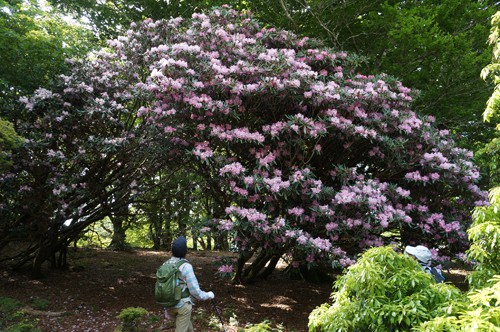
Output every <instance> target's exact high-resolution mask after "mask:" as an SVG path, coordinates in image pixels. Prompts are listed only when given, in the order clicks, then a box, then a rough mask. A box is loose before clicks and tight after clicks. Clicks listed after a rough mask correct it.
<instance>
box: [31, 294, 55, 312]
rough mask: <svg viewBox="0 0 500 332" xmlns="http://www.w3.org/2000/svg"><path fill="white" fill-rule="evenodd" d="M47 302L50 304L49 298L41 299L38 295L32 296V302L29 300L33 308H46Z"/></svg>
mask: <svg viewBox="0 0 500 332" xmlns="http://www.w3.org/2000/svg"><path fill="white" fill-rule="evenodd" d="M49 304H50V301H49V300H45V299H41V298H39V297H35V298H33V300H32V302H31V306H32V307H33V308H34V309H38V310H43V309H47V307H48V306H49Z"/></svg>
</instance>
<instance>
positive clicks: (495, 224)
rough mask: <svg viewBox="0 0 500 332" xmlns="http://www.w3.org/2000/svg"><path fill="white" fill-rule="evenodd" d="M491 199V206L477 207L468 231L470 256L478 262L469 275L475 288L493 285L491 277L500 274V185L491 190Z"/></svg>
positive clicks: (470, 281)
mask: <svg viewBox="0 0 500 332" xmlns="http://www.w3.org/2000/svg"><path fill="white" fill-rule="evenodd" d="M490 201H491V205H490V206H485V207H478V208H476V209H475V211H474V213H473V218H474V221H473V223H472V226H471V227H470V228H469V229H468V231H467V232H468V234H469V240H470V241H471V246H470V249H469V251H468V257H469V259H470V260H472V261H474V262H476V263H477V265H476V266H475V270H474V272H472V273H471V274H470V275H469V277H468V280H469V283H470V285H471V287H472V288H474V289H478V288H482V287H485V286H491V284H492V281H490V279H491V278H492V277H493V276H494V275H496V274H500V242H499V241H500V187H496V188H494V189H493V190H491V192H490Z"/></svg>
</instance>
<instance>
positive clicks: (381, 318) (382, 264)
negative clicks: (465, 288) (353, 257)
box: [309, 246, 465, 331]
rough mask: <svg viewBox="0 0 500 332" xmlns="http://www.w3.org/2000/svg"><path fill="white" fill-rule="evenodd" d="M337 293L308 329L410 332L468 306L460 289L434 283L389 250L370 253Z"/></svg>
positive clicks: (313, 315) (353, 268)
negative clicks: (435, 318) (426, 322)
mask: <svg viewBox="0 0 500 332" xmlns="http://www.w3.org/2000/svg"><path fill="white" fill-rule="evenodd" d="M334 290H335V291H334V292H333V293H332V299H333V303H332V304H328V303H326V304H323V305H321V306H320V307H318V308H316V309H315V310H313V312H312V313H311V314H310V316H309V331H409V330H410V329H411V328H413V327H416V326H418V325H419V324H421V323H422V322H425V321H427V320H429V319H431V318H433V317H437V316H440V315H443V314H444V313H447V312H456V311H457V310H459V309H460V308H462V307H463V305H464V303H465V302H464V297H463V295H462V293H461V292H460V290H459V289H457V288H456V287H454V286H452V285H450V284H446V283H442V284H436V283H435V282H434V280H433V279H432V277H431V276H430V275H429V274H427V273H426V272H425V271H423V269H422V267H421V266H420V265H419V264H418V263H417V262H416V260H414V259H413V258H410V257H409V256H406V255H402V254H398V253H396V252H395V251H394V250H393V248H391V247H389V246H387V247H378V248H372V249H369V250H367V251H366V252H365V253H364V254H363V255H362V256H361V257H360V259H359V260H358V262H357V263H356V264H355V265H352V266H351V267H349V269H348V270H347V273H345V274H343V275H342V276H341V277H340V278H339V279H338V280H337V281H336V282H335V285H334Z"/></svg>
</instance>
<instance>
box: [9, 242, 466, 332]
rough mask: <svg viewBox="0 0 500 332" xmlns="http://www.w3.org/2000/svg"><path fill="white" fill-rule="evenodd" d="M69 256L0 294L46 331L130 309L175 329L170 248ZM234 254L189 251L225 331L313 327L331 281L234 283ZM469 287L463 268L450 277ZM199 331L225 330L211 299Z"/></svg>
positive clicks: (95, 322) (79, 327)
mask: <svg viewBox="0 0 500 332" xmlns="http://www.w3.org/2000/svg"><path fill="white" fill-rule="evenodd" d="M68 255H69V259H68V261H69V263H70V269H69V270H67V271H60V270H49V269H47V270H46V271H45V272H46V278H44V279H41V280H31V279H30V278H29V277H28V276H27V275H25V274H23V273H19V272H13V271H9V270H5V269H3V270H2V269H0V275H1V278H0V297H12V298H15V299H17V300H19V301H21V302H22V303H24V304H26V305H27V308H28V309H27V311H28V312H29V313H30V314H31V315H33V316H34V317H36V319H38V320H39V325H38V326H39V328H40V329H41V330H42V331H47V332H48V331H50V332H56V331H78V332H83V331H99V332H101V331H102V332H107V331H110V332H111V331H115V330H116V328H117V327H119V326H120V320H119V319H118V318H117V317H116V316H117V315H118V314H119V313H120V311H121V310H122V309H124V308H128V307H142V308H145V309H146V310H147V311H148V312H149V314H148V316H147V317H146V319H145V323H144V325H143V329H144V330H145V331H173V330H174V329H173V324H172V321H171V320H165V319H164V317H163V310H162V309H161V307H160V306H158V305H157V304H156V303H155V301H154V299H153V289H154V283H155V278H154V273H155V272H156V268H157V267H158V266H159V265H160V264H161V263H162V262H163V261H164V260H165V259H166V258H168V256H169V254H167V253H165V252H159V251H149V250H138V251H133V252H115V251H108V250H89V249H78V251H77V252H71V253H69V254H68ZM228 255H229V254H228V253H220V252H206V251H199V252H190V253H188V257H187V258H188V259H189V260H190V262H191V263H192V264H193V267H194V269H195V273H196V275H197V277H198V280H199V282H200V286H201V288H202V289H203V290H205V291H208V290H212V291H213V292H214V293H215V295H216V300H217V303H218V306H219V308H220V309H221V311H222V315H223V319H224V323H225V329H226V331H237V327H244V326H246V325H247V324H258V323H261V322H264V321H267V322H270V324H271V326H272V327H273V328H275V330H276V331H287V332H291V331H296V332H298V331H307V322H308V315H309V313H310V312H311V311H312V310H313V309H314V308H315V307H316V306H318V305H320V304H322V303H325V302H328V300H329V296H330V293H331V289H332V285H331V284H330V283H323V284H311V283H306V282H304V281H298V280H289V279H287V278H285V277H284V276H283V274H282V273H281V272H280V271H276V272H275V273H274V274H273V275H271V277H270V278H269V279H268V280H264V281H259V282H257V283H255V284H252V285H233V284H231V283H230V282H229V281H228V280H226V279H221V277H219V276H218V275H217V273H216V271H217V265H216V264H215V263H216V262H217V261H218V260H219V259H220V258H221V257H222V256H228ZM446 276H447V277H448V279H449V280H450V281H452V282H453V283H455V284H456V285H458V286H459V287H461V288H463V287H464V285H465V283H464V278H465V274H464V273H453V274H451V275H450V274H447V275H446ZM36 299H39V300H42V301H46V302H47V301H48V305H47V307H46V308H43V310H36V308H32V307H31V308H30V307H29V305H30V303H34V301H35V300H36ZM193 321H194V322H193V324H194V327H195V330H196V331H221V330H220V329H219V327H218V326H219V325H218V322H219V320H218V318H217V316H216V315H215V312H214V310H213V307H212V305H211V304H210V302H197V303H196V306H195V308H194V310H193Z"/></svg>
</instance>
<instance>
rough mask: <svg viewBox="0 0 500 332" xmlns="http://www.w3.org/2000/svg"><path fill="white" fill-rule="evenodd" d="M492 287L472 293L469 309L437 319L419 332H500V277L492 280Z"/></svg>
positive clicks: (421, 327)
mask: <svg viewBox="0 0 500 332" xmlns="http://www.w3.org/2000/svg"><path fill="white" fill-rule="evenodd" d="M490 284H491V286H490V287H486V288H483V289H481V290H478V291H471V292H469V295H468V300H469V304H468V308H467V310H461V311H460V312H459V314H458V315H448V316H443V317H436V318H434V319H432V320H430V321H429V322H426V323H424V324H422V325H421V326H420V327H419V328H418V329H416V330H417V331H422V332H452V331H500V305H499V304H500V276H495V277H494V278H493V279H492V280H490Z"/></svg>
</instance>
